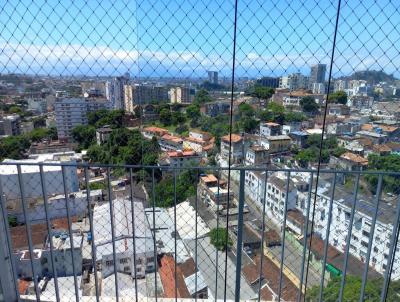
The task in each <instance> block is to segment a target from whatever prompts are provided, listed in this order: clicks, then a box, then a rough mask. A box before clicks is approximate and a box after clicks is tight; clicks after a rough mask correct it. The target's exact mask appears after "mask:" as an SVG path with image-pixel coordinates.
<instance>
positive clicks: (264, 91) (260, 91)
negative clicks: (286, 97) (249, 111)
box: [249, 84, 275, 100]
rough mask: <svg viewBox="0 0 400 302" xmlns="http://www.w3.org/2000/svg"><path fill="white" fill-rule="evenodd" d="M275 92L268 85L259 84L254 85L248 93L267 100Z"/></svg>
mask: <svg viewBox="0 0 400 302" xmlns="http://www.w3.org/2000/svg"><path fill="white" fill-rule="evenodd" d="M274 93H275V90H274V89H273V88H270V87H264V86H261V85H257V84H256V85H254V86H253V87H252V88H251V89H250V91H249V94H250V95H252V96H254V97H256V98H258V99H259V100H268V99H269V98H270V97H271V96H272V95H273V94H274Z"/></svg>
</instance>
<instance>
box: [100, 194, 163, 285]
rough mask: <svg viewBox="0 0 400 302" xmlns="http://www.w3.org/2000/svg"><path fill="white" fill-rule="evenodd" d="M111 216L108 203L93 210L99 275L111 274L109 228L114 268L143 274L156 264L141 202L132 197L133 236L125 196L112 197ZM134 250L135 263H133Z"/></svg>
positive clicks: (140, 275)
mask: <svg viewBox="0 0 400 302" xmlns="http://www.w3.org/2000/svg"><path fill="white" fill-rule="evenodd" d="M111 206H112V207H113V216H111V215H110V203H103V204H98V205H96V206H95V207H94V213H93V228H94V229H93V237H94V238H93V239H94V243H95V245H96V259H97V261H98V262H99V263H101V273H102V277H103V278H106V277H108V276H110V275H112V274H114V259H113V241H112V229H111V227H112V226H113V228H114V234H115V237H114V239H115V240H114V244H115V254H116V255H115V256H116V263H115V268H116V271H117V272H121V273H125V274H130V275H131V276H132V277H135V269H136V277H137V278H143V277H145V274H146V272H150V271H153V270H154V268H155V259H154V248H153V239H152V236H151V231H150V228H149V225H148V223H147V220H146V216H145V212H144V208H143V204H142V203H141V202H138V201H133V207H134V222H135V224H134V225H135V233H134V234H135V237H134V238H133V227H132V226H133V223H132V208H131V201H130V200H128V199H114V200H112V201H111ZM134 252H135V253H136V265H135V263H134Z"/></svg>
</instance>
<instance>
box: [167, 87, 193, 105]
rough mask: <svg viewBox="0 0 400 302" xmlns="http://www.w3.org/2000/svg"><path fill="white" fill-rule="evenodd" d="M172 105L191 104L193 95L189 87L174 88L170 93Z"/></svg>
mask: <svg viewBox="0 0 400 302" xmlns="http://www.w3.org/2000/svg"><path fill="white" fill-rule="evenodd" d="M169 94H170V101H171V103H186V104H187V103H191V102H192V95H191V94H190V88H189V87H174V88H171V89H170V91H169Z"/></svg>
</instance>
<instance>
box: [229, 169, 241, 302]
mask: <svg viewBox="0 0 400 302" xmlns="http://www.w3.org/2000/svg"><path fill="white" fill-rule="evenodd" d="M244 185H245V170H244V169H242V170H240V182H239V217H238V234H237V244H236V285H235V301H236V302H239V300H240V281H241V271H242V249H243V209H244V198H245V196H244ZM225 282H226V280H225Z"/></svg>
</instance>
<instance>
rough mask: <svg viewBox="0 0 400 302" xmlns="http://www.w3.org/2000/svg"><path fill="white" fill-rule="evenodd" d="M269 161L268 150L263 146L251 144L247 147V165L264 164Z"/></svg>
mask: <svg viewBox="0 0 400 302" xmlns="http://www.w3.org/2000/svg"><path fill="white" fill-rule="evenodd" d="M269 162H270V159H269V151H268V149H266V148H265V147H263V146H259V145H253V146H251V147H249V148H248V149H247V152H246V165H247V166H258V167H259V166H266V165H267V164H268V163H269Z"/></svg>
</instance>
